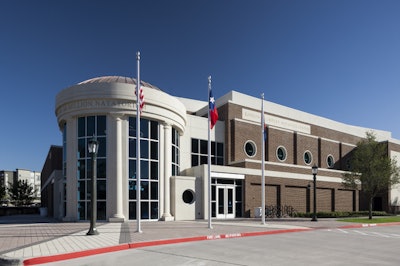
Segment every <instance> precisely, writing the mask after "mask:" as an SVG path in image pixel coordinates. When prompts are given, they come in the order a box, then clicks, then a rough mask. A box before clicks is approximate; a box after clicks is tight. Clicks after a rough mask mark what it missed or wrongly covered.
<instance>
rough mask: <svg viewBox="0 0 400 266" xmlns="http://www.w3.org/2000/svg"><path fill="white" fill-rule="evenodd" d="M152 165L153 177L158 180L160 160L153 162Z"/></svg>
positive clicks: (151, 172) (151, 173)
mask: <svg viewBox="0 0 400 266" xmlns="http://www.w3.org/2000/svg"><path fill="white" fill-rule="evenodd" d="M150 167H151V169H150V175H151V179H153V180H158V162H151V163H150Z"/></svg>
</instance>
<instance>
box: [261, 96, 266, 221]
mask: <svg viewBox="0 0 400 266" xmlns="http://www.w3.org/2000/svg"><path fill="white" fill-rule="evenodd" d="M261 143H262V145H261V217H262V224H264V225H265V121H264V93H262V94H261Z"/></svg>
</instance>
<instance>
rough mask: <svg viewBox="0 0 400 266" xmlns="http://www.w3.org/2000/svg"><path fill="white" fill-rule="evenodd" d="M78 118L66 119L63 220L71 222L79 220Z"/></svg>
mask: <svg viewBox="0 0 400 266" xmlns="http://www.w3.org/2000/svg"><path fill="white" fill-rule="evenodd" d="M77 124H78V122H77V120H76V119H75V118H68V119H67V121H66V126H67V139H66V142H67V143H66V149H67V151H66V156H67V158H66V160H67V165H66V167H67V169H66V174H67V176H66V203H67V204H66V208H67V209H66V215H65V217H64V218H63V221H66V222H71V221H77V220H78V211H77V210H78V199H77V196H76V195H77V193H78V191H77V190H78V180H77V178H76V173H77V170H78V169H77V160H78V158H77V150H78V136H77V132H78V130H77Z"/></svg>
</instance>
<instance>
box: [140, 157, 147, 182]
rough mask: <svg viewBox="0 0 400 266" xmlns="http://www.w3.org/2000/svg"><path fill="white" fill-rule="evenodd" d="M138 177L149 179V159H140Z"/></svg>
mask: <svg viewBox="0 0 400 266" xmlns="http://www.w3.org/2000/svg"><path fill="white" fill-rule="evenodd" d="M140 178H141V179H149V161H145V160H140Z"/></svg>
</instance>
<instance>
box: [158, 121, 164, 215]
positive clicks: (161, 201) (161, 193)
mask: <svg viewBox="0 0 400 266" xmlns="http://www.w3.org/2000/svg"><path fill="white" fill-rule="evenodd" d="M159 129H160V131H159V137H158V141H159V145H158V147H159V150H158V154H159V159H158V160H159V161H158V167H159V176H158V187H159V194H158V195H159V198H158V204H159V217H162V215H163V214H164V202H165V200H164V180H165V173H164V165H165V162H164V146H165V145H164V143H165V141H164V125H162V124H160V125H159ZM160 219H161V218H160Z"/></svg>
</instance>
